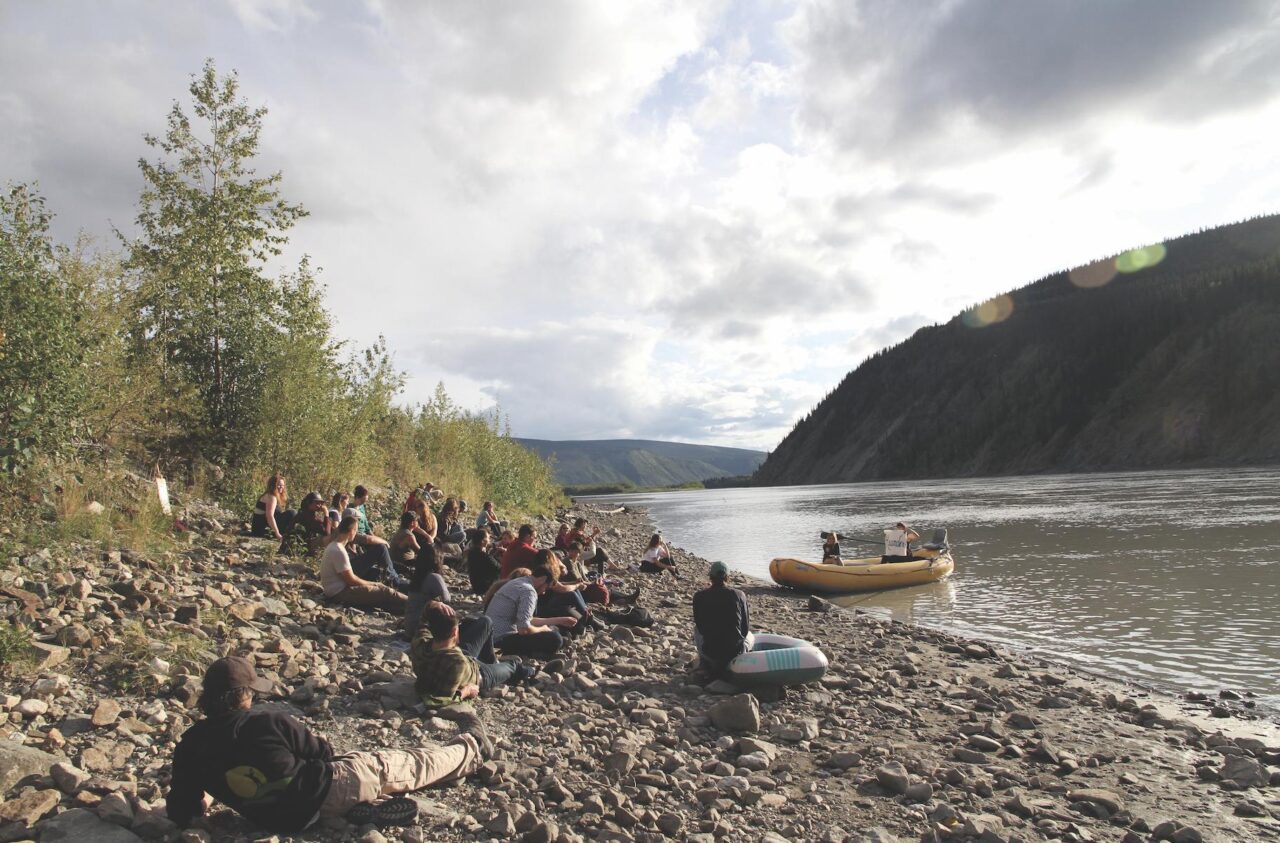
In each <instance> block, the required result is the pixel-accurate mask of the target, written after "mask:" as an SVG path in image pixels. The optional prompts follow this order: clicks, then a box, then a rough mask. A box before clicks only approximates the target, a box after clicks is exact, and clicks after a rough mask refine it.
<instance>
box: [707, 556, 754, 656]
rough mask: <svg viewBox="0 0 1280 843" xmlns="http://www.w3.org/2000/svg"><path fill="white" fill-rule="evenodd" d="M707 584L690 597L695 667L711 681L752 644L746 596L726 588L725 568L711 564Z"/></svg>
mask: <svg viewBox="0 0 1280 843" xmlns="http://www.w3.org/2000/svg"><path fill="white" fill-rule="evenodd" d="M707 578H708V579H709V580H710V581H711V584H710V585H709V586H708V587H707V588H704V589H702V590H701V591H699V592H698V593H697V594H695V595H693V643H694V646H696V647H697V648H698V666H699V668H700V669H705V670H706V671H707V673H709V674H710V675H711V676H712V677H719V676H723V675H724V674H725V672H726V671H727V670H728V668H729V662H731V661H733V660H734V659H736V658H737V657H738V656H740V655H742V654H743V653H747V652H750V651H751V648H752V646H754V644H755V641H754V640H753V637H752V635H751V628H750V624H749V620H748V617H747V596H746V595H745V594H743V593H742V591H741V590H739V589H736V588H730V587H729V585H728V579H729V567H728V566H727V565H725V564H724V563H723V562H712V563H711V569H710V570H709V571H707Z"/></svg>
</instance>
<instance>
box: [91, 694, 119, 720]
mask: <svg viewBox="0 0 1280 843" xmlns="http://www.w3.org/2000/svg"><path fill="white" fill-rule="evenodd" d="M119 718H120V704H119V703H118V702H116V701H115V700H113V699H110V698H109V697H105V698H103V699H101V700H98V705H97V707H96V708H94V710H93V718H92V720H93V725H95V726H98V727H102V726H110V725H111V724H112V723H114V722H116V720H118V719H119Z"/></svg>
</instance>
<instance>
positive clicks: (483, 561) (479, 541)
mask: <svg viewBox="0 0 1280 843" xmlns="http://www.w3.org/2000/svg"><path fill="white" fill-rule="evenodd" d="M467 576H468V577H469V578H470V579H471V591H472V593H474V594H484V593H485V592H486V591H488V590H489V586H491V585H493V584H494V582H496V581H497V580H498V578H499V577H501V576H502V563H501V562H499V561H498V560H497V559H495V558H494V556H493V554H492V553H490V552H489V531H488V530H482V529H480V528H479V527H476V528H474V529H473V530H471V540H470V542H468V544H467Z"/></svg>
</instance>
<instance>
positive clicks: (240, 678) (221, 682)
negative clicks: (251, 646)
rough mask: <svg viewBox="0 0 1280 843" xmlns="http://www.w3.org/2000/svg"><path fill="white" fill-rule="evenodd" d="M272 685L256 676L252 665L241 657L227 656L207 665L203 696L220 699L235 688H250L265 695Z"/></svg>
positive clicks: (256, 673)
mask: <svg viewBox="0 0 1280 843" xmlns="http://www.w3.org/2000/svg"><path fill="white" fill-rule="evenodd" d="M272 687H273V686H272V684H271V683H270V682H269V681H268V680H266V679H263V678H262V677H261V676H259V675H258V672H257V671H256V670H254V669H253V663H252V662H250V661H249V660H248V659H246V658H245V657H243V656H227V657H226V658H222V659H218V660H217V661H216V662H214V663H213V664H211V665H209V669H208V670H206V671H205V672H204V688H203V692H204V696H205V697H208V698H215V697H220V696H222V695H223V694H226V693H230V692H231V691H234V690H236V689H237V688H252V689H253V690H255V691H258V692H259V693H263V694H265V693H267V692H269V691H270V690H271V689H272Z"/></svg>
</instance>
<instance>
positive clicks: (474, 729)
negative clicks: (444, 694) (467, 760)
mask: <svg viewBox="0 0 1280 843" xmlns="http://www.w3.org/2000/svg"><path fill="white" fill-rule="evenodd" d="M449 719H451V720H452V721H453V722H454V723H457V724H458V730H459V731H460V732H461V733H462V734H464V735H470V736H471V737H472V738H473V739H474V740H475V742H476V745H477V748H478V749H479V750H480V760H481V761H488V760H489V759H490V758H492V757H493V741H491V740H490V739H489V732H488V731H487V730H486V729H485V728H484V721H483V720H481V719H480V715H478V714H476V713H475V710H474V709H471V708H458V709H456V710H455V711H454V712H452V713H451V715H450V718H449Z"/></svg>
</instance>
